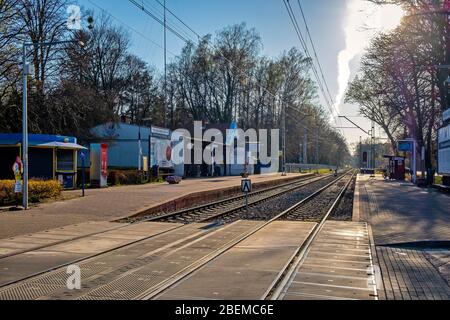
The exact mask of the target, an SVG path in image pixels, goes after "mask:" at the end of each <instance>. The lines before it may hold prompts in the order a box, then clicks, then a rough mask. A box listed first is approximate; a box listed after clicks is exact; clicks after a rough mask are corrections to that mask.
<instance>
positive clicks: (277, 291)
mask: <svg viewBox="0 0 450 320" xmlns="http://www.w3.org/2000/svg"><path fill="white" fill-rule="evenodd" d="M344 178H345V177H343V178H342V179H343V181H338V182H337V183H336V184H335V185H333V186H331V185H330V186H329V187H328V188H325V189H324V190H322V192H320V193H318V194H316V195H314V196H313V199H314V200H315V201H311V200H312V199H309V200H307V199H305V200H306V201H307V202H308V204H309V205H301V204H299V205H296V206H294V207H292V208H290V209H288V210H286V212H284V213H283V214H282V215H284V216H285V217H287V219H288V220H297V219H302V220H303V219H305V220H306V221H311V213H310V211H309V210H310V209H311V205H314V204H315V203H314V202H316V203H317V201H319V202H320V203H323V202H324V201H325V202H329V201H330V200H331V199H333V197H332V196H331V195H330V193H332V192H336V191H337V192H338V193H337V197H336V196H335V197H334V200H333V202H332V204H331V205H330V206H329V209H328V210H327V211H326V213H325V214H324V215H323V216H322V218H321V219H320V222H319V223H318V224H317V226H316V227H315V228H314V229H313V231H312V232H311V233H310V235H309V236H308V238H307V240H306V241H305V242H304V243H303V245H302V246H301V247H300V248H299V249H298V251H297V252H296V254H295V255H294V257H293V258H292V259H291V261H290V262H289V264H288V265H287V266H286V268H285V269H284V270H283V272H282V273H281V274H280V276H279V278H278V279H277V281H275V282H274V284H273V286H272V288H270V289H269V290H268V291H267V293H266V295H265V297H264V299H265V300H279V299H281V298H282V295H283V294H284V293H285V292H286V291H287V290H288V289H289V286H290V285H291V283H292V281H293V279H294V277H295V275H296V273H297V271H298V269H299V267H300V266H301V264H302V263H303V262H304V260H305V258H306V257H307V255H308V252H309V250H310V248H311V246H312V245H313V243H314V241H315V239H316V238H317V236H318V235H319V233H320V232H321V230H322V229H323V228H324V225H325V223H326V222H327V221H328V220H329V218H330V217H331V216H332V214H333V212H334V211H335V210H336V208H337V207H338V206H339V203H340V201H341V200H342V198H343V197H344V195H345V194H346V192H347V189H348V188H349V187H350V185H351V184H352V183H353V180H354V178H355V173H352V174H351V178H350V179H347V181H345V179H344ZM333 189H334V190H333ZM315 218H317V217H315Z"/></svg>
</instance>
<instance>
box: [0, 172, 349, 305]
mask: <svg viewBox="0 0 450 320" xmlns="http://www.w3.org/2000/svg"><path fill="white" fill-rule="evenodd" d="M351 177H353V173H348V172H347V173H345V174H343V175H342V176H340V177H339V178H337V179H333V180H332V181H328V180H327V181H326V182H327V183H326V185H323V183H322V184H321V185H320V188H319V189H318V190H316V191H315V192H314V193H313V194H310V195H309V196H308V197H306V198H304V199H303V200H301V201H300V202H298V203H297V204H296V205H294V206H292V207H291V208H290V209H288V210H285V211H283V212H282V213H279V214H278V215H276V216H274V217H272V218H270V219H268V220H267V221H260V222H257V223H255V222H254V223H250V222H245V221H237V222H235V223H232V224H228V225H225V226H223V225H222V226H220V227H212V228H206V229H204V228H202V230H201V231H199V230H200V229H198V227H199V224H191V225H185V226H184V227H181V228H179V229H177V230H175V231H173V230H172V231H171V232H168V233H166V234H163V235H160V236H159V237H157V238H156V239H147V240H144V241H139V242H137V243H134V244H132V245H130V246H124V247H122V248H120V249H118V250H111V251H110V252H107V253H105V254H101V255H98V256H96V257H93V258H90V259H86V260H84V261H80V262H79V266H80V268H81V273H82V275H84V278H83V288H82V290H81V291H78V292H73V291H70V290H68V289H67V288H66V287H65V278H67V275H66V273H65V271H66V270H65V268H64V267H60V268H58V269H55V270H52V271H50V272H43V273H41V274H37V275H34V276H33V277H27V278H26V279H23V280H19V281H16V282H15V283H14V284H11V285H8V286H5V287H2V288H0V300H1V299H16V298H21V299H24V298H25V299H80V300H86V299H90V300H92V299H93V300H96V299H153V298H155V297H157V296H158V295H160V294H161V293H162V292H164V291H165V290H167V289H168V288H170V287H172V286H173V285H175V284H176V283H178V282H180V281H181V280H183V279H184V278H186V277H187V276H189V275H190V274H192V273H194V272H195V271H197V270H198V269H199V268H201V267H202V266H205V265H206V264H208V263H209V262H211V261H213V260H214V259H216V258H217V257H218V256H220V255H222V254H224V253H225V252H227V251H228V250H230V249H231V248H233V247H234V246H236V245H238V244H239V243H241V242H242V241H244V240H246V239H247V238H249V237H250V236H252V235H253V234H255V233H257V232H258V231H260V230H262V229H263V228H265V227H266V226H268V225H269V224H271V223H273V222H274V221H279V220H285V219H287V218H289V217H291V218H289V219H292V218H293V217H294V216H292V215H291V216H290V214H291V213H292V212H297V211H298V210H299V209H300V207H302V206H304V205H306V204H307V203H310V202H312V201H318V199H320V197H321V196H323V195H325V194H327V190H331V189H330V188H332V189H333V190H334V191H337V190H341V192H340V193H339V194H338V195H336V194H335V198H336V200H335V201H334V203H333V204H332V208H331V209H329V210H328V211H327V212H326V213H325V215H324V213H323V212H322V213H321V214H322V217H319V216H317V217H316V219H321V220H322V221H326V219H327V218H328V216H329V215H330V212H332V210H333V208H334V207H335V206H336V204H337V203H339V200H340V198H341V196H342V194H343V193H344V192H345V189H346V188H347V186H348V184H349V183H350V181H351V179H352V178H351ZM328 178H329V177H328ZM323 179H325V178H322V180H323ZM344 180H348V181H349V182H348V183H346V184H344V185H343V184H342V182H343V181H344ZM322 182H323V181H322ZM310 183H311V182H310ZM336 185H338V187H336V188H335V186H336ZM291 188H292V189H293V190H294V189H298V188H299V187H296V188H294V187H291ZM291 188H286V189H285V190H284V192H287V191H286V190H290V189H291ZM316 188H317V186H316ZM334 191H333V192H334ZM276 194H278V196H279V195H280V192H277V193H276ZM330 194H331V191H330ZM272 197H277V196H276V195H273V196H272ZM255 201H256V200H255ZM260 201H264V200H259V202H260ZM323 208H325V204H324V205H323ZM229 210H236V209H229ZM317 214H318V215H319V213H317ZM323 215H324V216H323ZM220 217H223V215H220V216H216V215H214V214H213V215H211V216H208V217H205V216H202V220H203V221H205V222H209V221H211V219H217V218H220ZM300 218H301V217H299V216H297V215H295V219H300ZM302 219H303V218H302ZM150 221H154V220H150ZM201 225H203V226H208V225H207V224H206V223H203V224H200V226H201ZM255 225H256V227H255ZM320 225H322V223H321V224H320ZM320 225H319V226H318V227H317V228H316V229H315V230H314V232H313V233H312V234H311V236H310V237H309V238H308V243H311V242H312V241H313V240H314V238H315V236H316V235H317V233H318V232H319V231H320V229H321V228H320ZM193 230H196V231H195V232H193ZM165 238H167V239H165ZM158 241H159V242H161V243H163V242H164V241H167V243H166V245H162V244H161V245H160V244H159V242H158ZM306 249H307V247H305V246H303V247H302V248H301V249H300V250H299V252H298V255H296V257H300V256H301V255H302V253H303V254H304V253H305V250H306ZM296 260H297V259H296ZM294 262H295V261H293V262H292V266H293V265H294ZM157 270H160V271H157ZM163 270H164V271H163ZM289 270H290V269H289ZM289 270H286V271H285V272H284V273H283V276H282V277H280V283H282V282H283V279H285V278H286V277H288V275H289ZM27 290H33V291H32V292H31V293H29V292H27ZM276 290H277V289H274V290H271V292H272V291H273V292H274V293H276ZM272 296H273V295H272V294H271V295H270V297H272Z"/></svg>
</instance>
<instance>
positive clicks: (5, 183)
mask: <svg viewBox="0 0 450 320" xmlns="http://www.w3.org/2000/svg"><path fill="white" fill-rule="evenodd" d="M14 183H15V181H14V180H0V204H3V205H5V204H6V205H8V204H12V203H15V201H16V195H15V193H14ZM62 190H63V187H62V186H61V184H60V183H59V182H58V181H54V180H49V181H42V180H30V181H29V183H28V191H29V199H30V201H31V202H40V201H42V200H44V199H50V198H56V197H58V196H59V195H61V191H62ZM20 198H22V196H20Z"/></svg>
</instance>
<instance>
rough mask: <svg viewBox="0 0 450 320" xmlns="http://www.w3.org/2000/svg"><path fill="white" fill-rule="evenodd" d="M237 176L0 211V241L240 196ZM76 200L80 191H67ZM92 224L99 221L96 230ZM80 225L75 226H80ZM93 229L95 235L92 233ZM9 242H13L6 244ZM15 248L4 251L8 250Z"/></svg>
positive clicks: (97, 192) (259, 179)
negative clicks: (16, 210)
mask: <svg viewBox="0 0 450 320" xmlns="http://www.w3.org/2000/svg"><path fill="white" fill-rule="evenodd" d="M301 176H305V177H307V176H309V175H308V174H289V175H287V176H284V177H283V176H281V174H269V175H258V176H256V175H255V176H252V177H251V179H252V181H253V186H254V188H255V189H258V188H266V187H270V186H273V185H277V184H281V183H283V182H288V181H290V180H292V179H296V178H299V177H301ZM240 184H241V177H216V178H205V179H188V180H184V181H183V182H182V183H181V184H179V185H168V184H149V185H139V186H123V187H112V188H108V189H92V190H87V191H86V197H84V198H81V197H80V198H75V199H72V200H67V201H59V202H53V203H44V204H40V205H38V206H34V207H32V208H31V209H30V210H28V211H26V212H8V211H3V212H2V211H0V239H5V238H14V237H17V236H22V235H28V234H35V233H40V232H43V231H47V230H50V229H52V230H53V229H59V228H62V227H68V226H73V225H78V226H77V227H75V228H73V229H74V230H78V231H75V232H76V233H79V234H82V233H83V231H81V230H84V229H85V227H86V228H87V229H89V230H91V232H92V233H95V232H101V231H104V230H105V228H109V227H110V226H109V225H108V223H106V226H105V225H104V222H105V221H106V222H109V221H115V220H118V219H121V218H127V217H130V216H135V215H138V214H140V213H153V212H159V211H173V210H177V209H179V208H182V207H184V206H186V207H189V206H192V205H194V204H197V203H202V202H207V201H212V200H216V199H219V198H220V197H224V196H228V195H233V194H235V193H239V192H240ZM68 193H70V194H72V195H73V194H75V195H78V194H80V191H68ZM93 222H100V223H98V224H97V225H96V226H95V225H93V224H92V223H93ZM80 226H81V227H80ZM94 229H95V230H94ZM10 242H11V243H12V242H17V241H16V240H15V239H10ZM17 246H21V244H20V243H19V244H17V243H16V244H14V243H12V248H11V246H7V247H5V250H4V251H7V250H6V249H7V248H10V249H14V248H16V247H17Z"/></svg>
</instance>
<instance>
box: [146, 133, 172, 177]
mask: <svg viewBox="0 0 450 320" xmlns="http://www.w3.org/2000/svg"><path fill="white" fill-rule="evenodd" d="M150 165H151V166H152V167H153V166H155V165H156V166H158V167H160V168H162V169H172V168H173V162H172V141H171V132H170V130H168V129H164V128H158V127H152V128H151V137H150Z"/></svg>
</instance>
